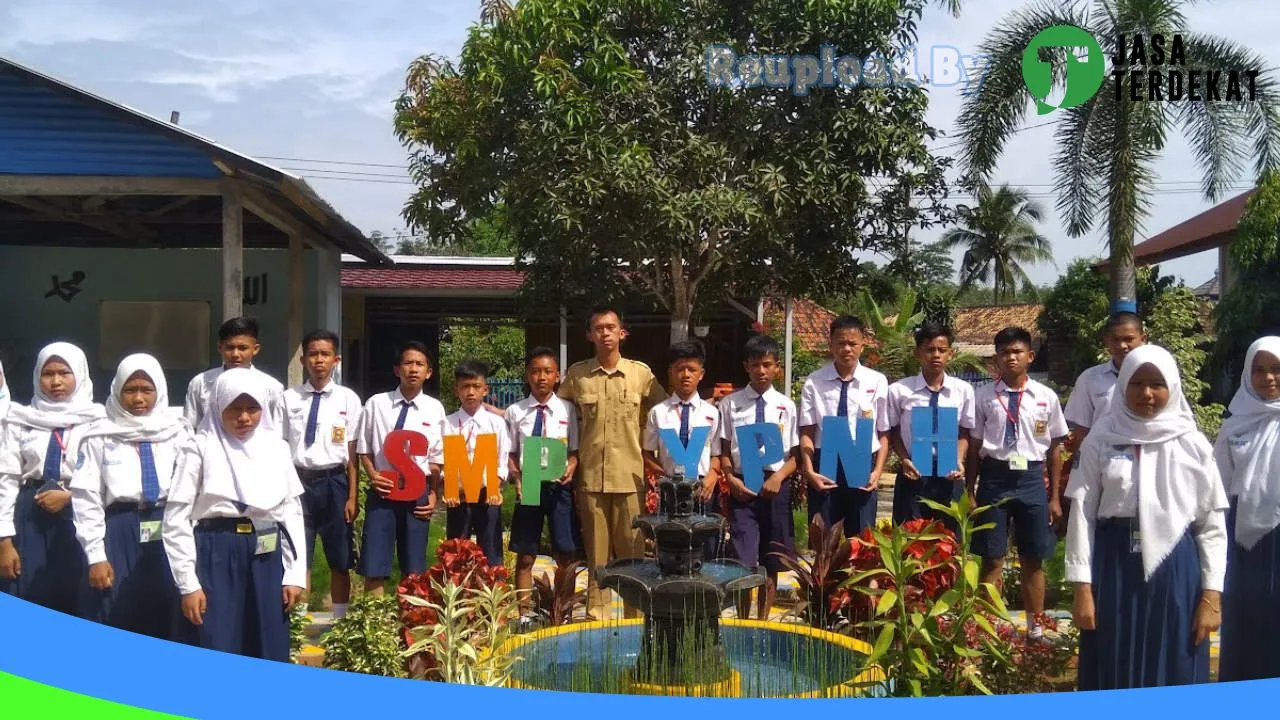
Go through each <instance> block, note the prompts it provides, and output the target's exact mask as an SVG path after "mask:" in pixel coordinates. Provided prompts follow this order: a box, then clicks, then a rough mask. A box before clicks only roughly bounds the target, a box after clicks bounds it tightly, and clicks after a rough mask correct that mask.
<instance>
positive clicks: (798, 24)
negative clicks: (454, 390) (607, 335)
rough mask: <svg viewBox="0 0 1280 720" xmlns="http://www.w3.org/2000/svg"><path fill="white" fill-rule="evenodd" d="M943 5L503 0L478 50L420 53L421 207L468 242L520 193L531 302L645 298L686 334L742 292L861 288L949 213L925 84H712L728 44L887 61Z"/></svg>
mask: <svg viewBox="0 0 1280 720" xmlns="http://www.w3.org/2000/svg"><path fill="white" fill-rule="evenodd" d="M925 4H926V3H925V2H923V0H873V1H871V2H868V1H866V0H808V2H805V3H803V5H802V6H800V7H798V6H797V3H796V2H795V1H794V0H755V1H754V2H746V1H743V0H735V1H731V2H712V1H710V0H521V1H520V2H519V3H518V4H515V5H512V4H509V3H508V2H506V1H505V0H485V2H484V3H483V5H482V11H481V18H480V22H479V23H478V24H476V25H475V26H473V27H472V28H471V29H470V31H469V33H468V36H467V39H466V42H465V43H464V45H463V48H462V53H461V57H460V59H459V60H457V61H456V62H455V61H452V60H448V59H443V58H439V57H434V56H424V57H422V58H420V59H419V60H417V61H416V62H414V63H413V65H412V66H411V67H410V70H409V73H408V77H407V81H406V89H405V92H404V94H403V96H402V97H401V99H400V101H399V104H398V108H397V114H396V132H397V134H398V136H399V138H400V139H401V141H402V142H403V143H404V144H405V145H406V146H407V148H408V149H409V151H410V154H411V158H410V170H411V173H412V176H413V178H414V179H415V180H416V181H417V183H418V184H419V185H420V188H419V190H418V191H417V192H415V193H414V195H413V196H412V198H411V199H410V200H409V202H408V203H407V205H406V208H405V213H404V214H405V218H406V220H407V221H408V222H409V223H410V225H411V226H412V227H414V228H415V229H417V230H419V231H422V232H426V233H427V234H429V235H431V236H433V237H449V236H452V235H455V234H457V233H459V232H463V230H464V228H465V227H466V225H467V223H468V222H469V221H470V219H471V218H474V217H478V216H483V215H485V214H486V213H487V212H488V211H489V210H490V208H492V207H493V206H494V205H495V204H497V203H499V202H501V203H503V204H504V205H505V207H506V209H507V213H506V218H507V221H508V227H509V229H510V231H511V234H512V237H513V238H514V242H515V250H516V253H517V256H518V258H519V263H520V265H521V267H523V268H525V269H526V270H528V278H529V279H528V281H527V282H526V287H525V288H524V290H523V292H524V297H525V298H526V300H527V301H529V302H528V303H527V305H529V306H533V307H539V308H541V309H542V310H543V311H544V312H545V311H546V310H548V309H552V308H554V307H555V306H556V305H561V304H563V305H566V306H569V307H571V308H572V307H580V306H582V305H583V304H585V303H588V302H593V301H600V300H612V299H617V297H616V296H618V295H620V294H627V295H629V296H632V297H635V296H643V297H647V298H649V299H650V301H651V302H652V303H653V304H655V305H657V306H660V307H661V308H663V309H665V310H666V311H668V312H669V313H670V314H671V316H672V317H673V323H672V337H673V339H677V338H681V337H684V336H685V335H686V333H687V331H688V326H689V322H690V318H691V317H692V316H693V315H694V314H695V313H696V312H697V310H698V308H699V307H700V306H702V305H705V304H706V303H708V302H710V301H713V300H715V299H718V298H719V297H720V296H723V295H725V294H732V293H734V292H738V293H740V294H746V293H750V294H757V293H764V292H776V293H784V294H793V295H802V294H803V295H819V296H821V295H823V294H827V293H831V292H833V291H836V290H838V289H841V288H843V287H846V286H847V285H848V284H850V283H852V282H856V281H857V280H858V279H859V277H860V275H861V268H860V266H859V264H858V262H857V261H856V260H855V259H854V253H855V252H862V251H872V252H874V251H877V250H879V249H881V248H883V247H885V246H887V245H888V244H889V243H890V242H891V241H892V239H893V238H895V237H898V236H900V235H901V228H902V227H903V224H904V221H906V220H909V221H910V222H911V223H912V224H914V225H916V226H920V227H929V226H931V225H934V224H936V223H939V222H943V221H945V219H946V215H947V213H948V211H947V209H946V205H945V203H944V202H943V198H944V196H945V178H944V171H945V169H946V162H945V161H940V160H938V159H937V158H935V157H933V155H932V154H931V153H930V151H929V150H928V148H927V147H926V142H927V141H928V140H930V139H931V138H933V137H934V136H935V135H936V133H935V131H934V130H933V129H932V128H931V127H929V126H928V125H927V124H926V122H925V119H924V116H925V110H926V108H927V104H928V97H927V94H926V92H925V91H924V89H923V88H921V87H919V86H913V85H904V84H892V85H890V86H885V87H870V86H867V85H865V84H864V85H861V86H858V87H853V88H822V87H816V88H813V89H812V90H811V91H810V92H809V93H808V94H807V95H805V96H800V95H798V94H796V93H795V92H793V91H792V90H791V89H788V88H770V87H767V86H758V87H744V86H742V85H740V84H732V83H731V84H729V85H728V86H721V87H713V86H712V84H711V83H709V82H708V60H707V53H708V48H709V46H712V45H717V44H718V45H723V46H727V47H729V48H732V50H733V51H734V52H735V53H736V54H737V55H738V56H744V55H756V56H762V55H771V54H781V55H792V54H796V53H801V54H810V55H813V56H815V57H818V56H819V55H820V53H821V48H822V46H824V45H831V46H834V47H835V48H837V49H838V52H839V54H852V55H856V56H858V57H863V58H867V57H870V56H872V55H873V54H876V53H879V54H881V55H883V56H886V57H888V56H892V55H894V53H895V52H897V51H900V50H901V49H903V48H905V47H907V46H909V45H911V44H913V43H914V40H915V33H916V24H917V22H918V20H919V18H920V16H921V14H922V12H923V11H924V6H925ZM941 4H942V5H944V6H946V7H948V9H951V10H952V11H955V10H956V7H955V5H956V3H954V2H944V3H941ZM869 69H873V68H869Z"/></svg>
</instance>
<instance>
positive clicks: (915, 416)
mask: <svg viewBox="0 0 1280 720" xmlns="http://www.w3.org/2000/svg"><path fill="white" fill-rule="evenodd" d="M959 436H960V411H959V410H958V409H957V408H953V407H939V408H938V422H937V426H936V427H935V426H934V422H933V412H932V408H930V407H928V406H924V407H917V408H912V409H911V463H912V464H913V465H915V466H916V470H919V471H920V474H921V475H922V476H924V477H946V476H947V475H949V474H951V472H952V471H954V470H956V469H958V468H959V466H960V465H959V458H957V457H956V453H957V452H959V448H958V445H959ZM934 448H937V455H936V456H935V455H934ZM935 457H936V459H935ZM935 462H936V463H937V466H936V468H935V466H934V463H935Z"/></svg>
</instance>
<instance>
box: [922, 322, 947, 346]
mask: <svg viewBox="0 0 1280 720" xmlns="http://www.w3.org/2000/svg"><path fill="white" fill-rule="evenodd" d="M940 337H944V338H946V339H947V344H948V345H954V344H955V342H956V334H955V333H954V332H952V331H951V328H949V327H947V326H946V325H942V324H940V323H932V322H929V323H925V324H924V325H921V326H920V329H919V330H916V347H920V346H921V345H924V344H925V343H927V342H932V341H934V340H937V339H938V338H940Z"/></svg>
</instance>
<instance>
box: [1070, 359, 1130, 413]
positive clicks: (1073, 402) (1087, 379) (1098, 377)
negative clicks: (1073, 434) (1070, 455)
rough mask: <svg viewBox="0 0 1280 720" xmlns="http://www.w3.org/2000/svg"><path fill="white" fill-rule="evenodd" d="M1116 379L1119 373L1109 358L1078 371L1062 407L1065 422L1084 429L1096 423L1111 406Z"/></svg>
mask: <svg viewBox="0 0 1280 720" xmlns="http://www.w3.org/2000/svg"><path fill="white" fill-rule="evenodd" d="M1117 379H1119V374H1118V373H1117V372H1116V366H1115V365H1113V364H1112V363H1111V361H1110V360H1108V361H1107V362H1105V363H1103V364H1101V365H1094V366H1093V367H1091V368H1089V369H1088V370H1085V371H1084V372H1082V373H1080V378H1079V379H1077V380H1076V385H1075V387H1074V388H1072V390H1071V397H1069V398H1067V406H1066V408H1064V409H1063V415H1065V416H1066V418H1067V422H1068V423H1070V424H1072V425H1075V426H1076V427H1082V428H1086V429H1088V428H1091V427H1093V426H1094V425H1097V424H1098V421H1099V420H1101V419H1102V416H1103V415H1106V414H1107V408H1109V407H1111V393H1112V392H1114V391H1115V389H1116V380H1117Z"/></svg>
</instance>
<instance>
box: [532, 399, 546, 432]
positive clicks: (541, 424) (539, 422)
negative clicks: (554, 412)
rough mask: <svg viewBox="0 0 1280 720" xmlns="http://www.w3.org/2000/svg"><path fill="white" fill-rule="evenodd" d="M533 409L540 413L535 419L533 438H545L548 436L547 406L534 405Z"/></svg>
mask: <svg viewBox="0 0 1280 720" xmlns="http://www.w3.org/2000/svg"><path fill="white" fill-rule="evenodd" d="M533 408H534V409H535V410H537V411H538V414H537V415H535V416H534V418H533V436H534V437H545V436H546V434H547V421H546V412H547V406H546V405H534V406H533Z"/></svg>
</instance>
